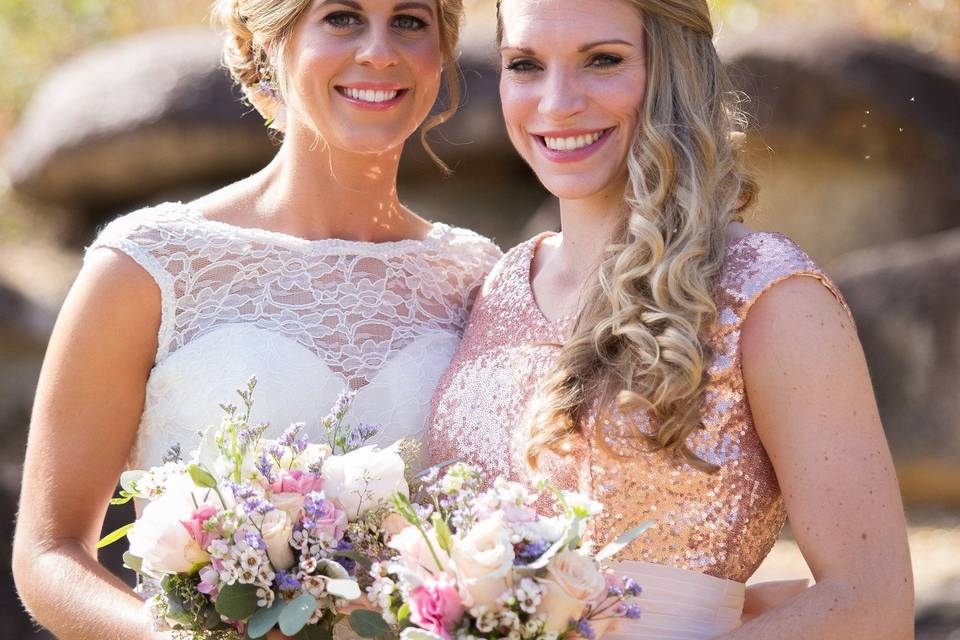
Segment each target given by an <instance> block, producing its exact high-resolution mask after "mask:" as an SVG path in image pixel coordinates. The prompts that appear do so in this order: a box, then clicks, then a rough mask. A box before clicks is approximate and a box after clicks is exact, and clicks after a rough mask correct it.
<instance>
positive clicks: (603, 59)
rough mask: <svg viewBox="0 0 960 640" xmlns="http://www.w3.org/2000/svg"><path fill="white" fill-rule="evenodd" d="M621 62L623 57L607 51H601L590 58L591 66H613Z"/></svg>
mask: <svg viewBox="0 0 960 640" xmlns="http://www.w3.org/2000/svg"><path fill="white" fill-rule="evenodd" d="M621 62H623V58H621V57H620V56H615V55H612V54H609V53H601V54H599V55H596V56H594V57H593V59H591V60H590V66H591V67H601V68H602V67H613V66H616V65H618V64H620V63H621Z"/></svg>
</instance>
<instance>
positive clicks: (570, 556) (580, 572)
mask: <svg viewBox="0 0 960 640" xmlns="http://www.w3.org/2000/svg"><path fill="white" fill-rule="evenodd" d="M540 584H541V585H543V587H544V588H545V592H544V594H543V600H542V602H541V603H540V607H539V609H540V612H541V613H543V614H545V615H546V616H547V619H546V623H545V625H544V629H545V630H546V631H549V632H553V633H560V632H562V631H563V630H565V629H566V628H567V626H568V625H569V623H570V620H571V619H574V620H576V619H578V618H580V616H581V615H583V611H584V609H586V607H587V605H588V604H590V603H592V602H595V601H597V600H599V599H600V598H601V597H602V596H603V594H604V593H606V591H607V581H606V579H605V578H604V577H603V574H602V573H601V572H600V569H599V567H598V566H597V563H596V562H595V561H594V560H593V559H591V558H588V557H586V556H582V555H580V554H579V553H576V552H575V551H564V552H562V553H558V554H557V555H555V556H554V557H553V558H551V559H550V563H549V564H548V565H547V575H546V577H544V578H540Z"/></svg>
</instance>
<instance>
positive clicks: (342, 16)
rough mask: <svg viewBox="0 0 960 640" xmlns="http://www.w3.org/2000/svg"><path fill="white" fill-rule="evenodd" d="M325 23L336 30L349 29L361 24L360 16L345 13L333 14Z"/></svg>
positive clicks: (325, 19)
mask: <svg viewBox="0 0 960 640" xmlns="http://www.w3.org/2000/svg"><path fill="white" fill-rule="evenodd" d="M323 21H324V22H326V23H327V24H329V25H330V26H331V27H333V28H335V29H349V28H350V27H355V26H357V25H358V24H361V22H360V17H359V16H357V15H356V14H353V13H344V12H338V13H331V14H330V15H328V16H327V17H326V18H324V19H323Z"/></svg>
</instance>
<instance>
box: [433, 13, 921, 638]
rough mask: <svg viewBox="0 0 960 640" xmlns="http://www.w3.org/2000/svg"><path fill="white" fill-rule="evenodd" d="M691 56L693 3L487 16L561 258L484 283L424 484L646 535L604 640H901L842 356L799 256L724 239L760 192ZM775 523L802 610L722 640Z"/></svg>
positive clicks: (899, 552)
mask: <svg viewBox="0 0 960 640" xmlns="http://www.w3.org/2000/svg"><path fill="white" fill-rule="evenodd" d="M712 36H713V27H712V25H711V21H710V16H709V10H708V7H707V3H706V2H705V1H703V0H593V1H592V2H590V3H589V6H588V5H587V3H584V2H582V1H581V0H541V1H539V2H535V3H534V2H526V1H524V0H502V1H501V3H500V6H499V29H498V38H499V44H500V54H501V57H502V62H503V71H502V78H501V82H500V90H501V98H502V103H503V111H504V117H505V119H506V124H507V128H508V131H509V134H510V137H511V140H512V141H513V144H514V146H515V147H516V148H517V150H518V151H519V153H520V154H521V155H522V156H523V158H524V159H525V160H526V162H527V163H528V164H529V165H530V166H531V167H532V168H533V170H534V171H535V172H536V174H537V176H538V177H539V179H540V180H541V182H542V183H543V184H544V185H545V186H546V187H547V189H549V190H550V191H551V192H552V193H553V194H554V195H556V196H557V197H558V198H559V199H560V205H561V222H562V233H559V234H553V233H545V234H541V235H539V236H537V237H535V238H532V239H530V240H528V241H526V242H524V243H523V244H521V245H520V246H518V247H516V248H514V249H513V250H511V251H510V252H509V253H508V254H507V255H506V256H504V258H503V259H502V260H501V261H500V263H499V264H498V265H497V266H496V267H495V268H494V270H493V271H492V272H491V274H490V275H489V276H488V278H487V281H486V283H485V285H484V288H483V290H482V292H481V294H480V296H479V298H478V300H477V303H476V306H475V307H474V309H473V312H472V315H471V320H470V323H469V325H468V328H467V330H466V333H465V335H464V339H463V342H462V343H461V346H460V348H459V351H458V353H457V355H456V356H455V357H454V360H453V362H452V364H451V366H450V368H449V369H448V370H447V372H446V373H445V374H444V377H443V378H442V379H441V382H440V385H439V387H438V389H437V392H436V394H435V395H434V399H433V409H432V415H431V418H430V419H429V424H430V434H429V440H428V442H429V445H428V448H429V453H430V457H431V461H432V462H434V463H437V462H441V461H445V460H449V459H454V458H456V459H463V460H466V461H468V462H471V463H474V464H477V465H479V466H481V467H482V468H484V469H485V470H486V471H487V472H488V473H490V474H501V475H505V476H508V477H509V478H511V479H516V480H521V481H523V480H529V479H530V477H531V475H532V473H533V472H534V470H536V471H538V472H540V473H545V474H547V475H549V476H550V477H552V478H553V479H554V481H555V482H557V483H558V484H560V485H561V486H563V487H565V488H569V489H577V490H581V491H585V492H588V493H590V494H591V495H592V496H593V497H594V498H595V499H597V500H599V501H601V502H602V503H603V504H604V507H605V509H604V513H603V515H602V517H601V518H600V520H599V521H598V523H597V525H596V527H595V530H594V531H592V532H591V535H592V536H593V538H594V539H595V541H596V543H597V544H598V545H603V544H605V543H606V542H608V541H609V540H611V539H612V538H613V537H614V536H617V535H618V534H620V533H622V532H624V531H625V530H627V529H629V528H631V527H633V526H634V525H636V524H637V523H639V522H640V521H643V520H646V519H652V520H654V521H655V525H654V526H653V527H652V528H651V529H649V530H648V531H647V532H646V533H645V534H644V535H643V536H641V537H640V538H638V539H637V540H636V541H634V542H633V543H632V544H631V545H630V546H629V547H627V548H626V549H625V550H624V551H623V552H622V553H621V555H620V556H619V559H620V560H622V563H621V564H620V565H619V568H620V569H621V570H622V571H623V572H626V573H630V574H632V575H634V576H635V577H636V579H637V580H638V581H639V582H640V583H641V585H642V586H643V587H644V595H643V599H642V601H641V603H642V605H643V611H644V613H643V616H642V618H641V620H639V621H638V622H637V623H631V625H630V626H629V627H624V628H622V629H621V631H620V632H618V633H615V634H613V635H616V636H621V637H623V638H630V639H632V640H636V639H638V638H658V639H664V638H685V639H688V640H689V639H691V638H694V639H697V638H714V637H722V638H727V639H729V640H734V639H741V638H744V639H745V638H844V639H853V638H871V639H873V640H876V639H878V638H897V639H900V638H910V637H912V636H913V633H912V631H911V629H912V606H913V600H912V597H913V596H912V592H913V590H912V577H911V570H910V559H909V552H908V547H907V541H906V527H905V523H904V515H903V510H902V506H901V501H900V496H899V492H898V487H897V483H896V478H895V475H894V470H893V465H892V462H891V457H890V453H889V450H888V447H887V443H886V441H885V439H884V434H883V428H882V426H881V424H880V420H879V417H878V414H877V408H876V404H875V400H874V397H873V393H872V390H871V385H870V379H869V375H868V372H867V368H866V364H865V362H864V357H863V352H862V349H861V346H860V343H859V341H858V338H857V332H856V329H855V326H854V323H853V320H852V318H851V316H850V311H849V309H848V307H847V305H846V304H845V302H844V300H843V298H842V296H841V294H840V292H839V291H838V290H837V288H836V286H835V285H834V284H833V283H832V282H831V281H830V279H829V278H828V277H827V276H826V275H825V274H824V273H823V271H821V270H820V268H818V267H817V265H816V264H814V263H813V261H812V260H811V259H810V258H809V256H807V254H805V253H804V252H803V251H802V250H801V249H800V248H799V247H798V246H797V245H795V244H794V243H793V242H791V241H790V240H789V239H787V238H786V237H784V236H782V235H780V234H777V233H767V232H753V231H751V230H750V229H749V228H747V227H746V226H744V225H743V224H742V223H741V221H742V218H743V214H744V212H745V211H746V210H747V209H748V208H749V207H750V206H751V205H752V204H753V202H754V200H755V198H756V191H757V188H756V185H755V183H754V182H753V180H752V179H751V177H750V176H749V175H748V174H747V173H746V171H745V170H744V169H743V168H742V165H741V159H740V154H739V152H738V151H737V149H736V147H735V145H734V142H735V141H736V140H738V138H740V137H742V134H740V133H737V132H736V131H737V129H738V127H740V126H741V125H742V123H743V122H744V117H743V115H742V114H741V113H740V112H739V111H738V109H737V104H736V101H735V100H734V99H733V97H732V96H733V94H732V93H731V91H730V87H729V85H728V84H727V83H728V80H727V79H726V77H725V76H724V74H723V71H722V68H721V63H720V61H719V59H718V58H717V53H716V51H715V49H714V46H713V43H712ZM500 452H503V453H500ZM787 516H789V517H790V519H791V523H792V529H793V532H794V534H795V535H796V539H797V542H798V543H799V546H800V549H801V550H802V552H803V554H804V557H805V558H806V560H807V562H808V564H809V565H810V568H811V570H812V572H813V575H814V576H815V578H816V585H815V586H813V587H812V588H809V589H804V590H800V591H799V592H796V593H793V594H791V595H792V597H787V598H782V597H781V598H780V600H781V602H780V603H779V605H778V606H772V607H768V608H767V610H766V611H764V612H763V613H762V615H759V616H756V617H754V618H753V619H751V620H750V621H749V622H746V623H745V624H742V626H741V612H742V608H743V603H744V593H745V588H744V583H745V581H746V580H747V579H748V578H749V577H750V576H751V574H753V573H754V571H755V570H756V569H757V567H758V565H759V564H760V562H761V561H762V560H763V558H764V556H765V555H766V554H767V553H768V552H769V551H770V548H771V547H772V546H773V544H774V542H775V540H776V539H777V536H778V534H779V532H780V530H781V527H782V526H783V524H784V521H785V519H786V517H787ZM775 591H776V589H773V590H772V592H775ZM795 591H796V590H795ZM768 593H769V592H768ZM781 595H782V594H781Z"/></svg>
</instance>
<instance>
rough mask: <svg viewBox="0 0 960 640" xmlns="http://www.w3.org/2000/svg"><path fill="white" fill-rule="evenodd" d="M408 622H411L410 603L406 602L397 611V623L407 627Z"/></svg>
mask: <svg viewBox="0 0 960 640" xmlns="http://www.w3.org/2000/svg"><path fill="white" fill-rule="evenodd" d="M408 622H410V603H409V602H404V603H403V604H402V605H400V609H399V610H398V611H397V623H398V624H399V625H400V626H401V627H405V626H407V623H408Z"/></svg>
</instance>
